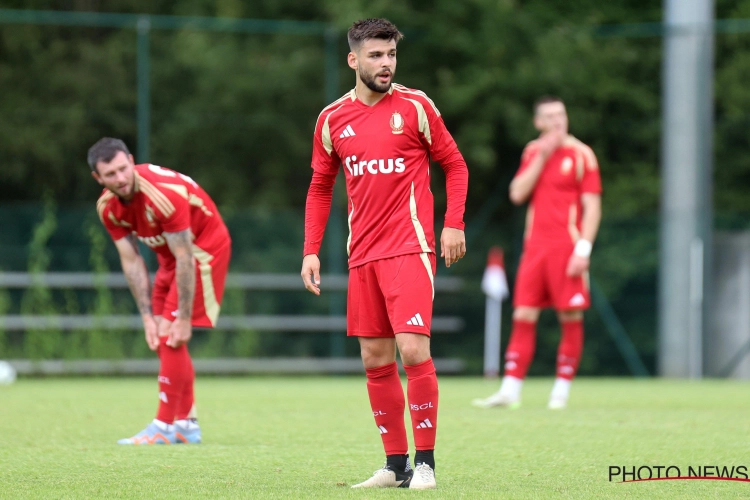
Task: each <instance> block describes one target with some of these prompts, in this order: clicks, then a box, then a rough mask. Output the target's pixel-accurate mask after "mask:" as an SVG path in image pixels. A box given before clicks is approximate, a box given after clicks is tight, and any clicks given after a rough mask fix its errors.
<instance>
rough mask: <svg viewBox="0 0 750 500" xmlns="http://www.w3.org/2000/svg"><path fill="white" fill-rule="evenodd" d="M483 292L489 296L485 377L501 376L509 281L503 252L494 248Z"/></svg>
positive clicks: (485, 315)
mask: <svg viewBox="0 0 750 500" xmlns="http://www.w3.org/2000/svg"><path fill="white" fill-rule="evenodd" d="M482 291H483V292H484V293H485V295H486V296H487V300H486V301H485V311H484V376H485V377H487V378H496V377H498V376H499V375H500V325H501V323H502V321H501V320H502V313H503V300H504V299H505V298H506V297H507V296H508V281H507V279H506V278H505V269H503V251H502V249H501V248H500V247H492V248H491V249H490V253H489V255H488V256H487V268H486V269H485V270H484V276H483V277H482Z"/></svg>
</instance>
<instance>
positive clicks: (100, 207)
mask: <svg viewBox="0 0 750 500" xmlns="http://www.w3.org/2000/svg"><path fill="white" fill-rule="evenodd" d="M114 196H115V193H113V192H112V191H109V190H108V191H106V192H105V193H104V194H102V195H101V196H100V197H99V199H98V200H96V213H97V214H99V220H100V221H102V223H103V222H104V209H105V208H107V203H109V200H111V199H112V198H114Z"/></svg>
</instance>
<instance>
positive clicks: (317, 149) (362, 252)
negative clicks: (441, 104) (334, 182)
mask: <svg viewBox="0 0 750 500" xmlns="http://www.w3.org/2000/svg"><path fill="white" fill-rule="evenodd" d="M313 143H314V145H313V157H312V168H313V169H314V170H315V172H317V173H321V174H326V175H327V177H328V178H331V177H332V176H333V175H335V174H336V173H337V172H338V171H339V168H340V165H341V164H342V163H343V165H344V173H345V176H346V186H347V193H348V209H349V210H348V212H349V217H348V220H349V240H348V242H347V252H348V254H349V267H356V266H359V265H362V264H364V263H366V262H369V261H373V260H377V259H385V258H389V257H395V256H398V255H406V254H410V253H421V252H432V253H434V252H435V234H434V213H433V212H434V204H433V196H432V192H431V191H430V158H432V159H434V160H435V161H437V162H439V163H440V165H441V166H442V167H443V169H444V170H445V171H446V184H447V190H448V207H447V210H446V217H445V226H447V227H453V228H457V229H463V228H464V223H463V213H464V204H465V200H466V191H467V186H468V170H467V168H466V162H465V161H464V159H463V157H462V156H461V153H460V152H459V150H458V147H457V146H456V143H455V141H454V140H453V138H452V137H451V135H450V133H449V132H448V130H447V129H446V127H445V124H444V123H443V119H442V118H441V116H440V112H439V111H438V110H437V108H436V107H435V105H434V103H433V102H432V101H431V100H430V99H429V98H428V97H427V96H426V95H425V94H424V93H423V92H421V91H418V90H413V89H409V88H407V87H404V86H402V85H398V84H393V85H391V89H390V90H389V91H388V92H387V94H386V95H385V96H384V97H383V98H382V99H381V100H380V101H379V102H378V103H376V104H375V105H373V106H367V105H366V104H364V103H363V102H362V101H360V100H359V99H357V96H356V93H355V91H354V90H353V89H352V90H351V91H350V92H349V93H347V94H346V95H344V96H343V97H342V98H341V99H339V100H338V101H336V102H334V103H333V104H331V105H329V106H328V107H326V108H325V109H324V110H323V112H322V113H321V114H320V116H319V117H318V121H317V125H316V127H315V136H314V139H313ZM310 195H311V193H310V194H308V212H309V211H310V206H311V205H310V203H309V202H310V199H309V197H310ZM325 215H326V216H327V212H326V214H325ZM313 219H315V220H314V221H313ZM311 221H312V222H311ZM324 222H325V219H323V224H322V226H323V227H321V224H319V223H318V220H317V219H316V218H314V217H310V214H309V213H308V217H307V220H306V227H305V250H304V252H305V254H310V253H318V251H319V249H320V243H321V240H322V237H323V229H324V226H325V224H324Z"/></svg>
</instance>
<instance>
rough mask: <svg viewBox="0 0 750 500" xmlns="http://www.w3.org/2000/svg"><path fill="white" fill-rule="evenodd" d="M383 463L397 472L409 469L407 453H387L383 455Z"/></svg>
mask: <svg viewBox="0 0 750 500" xmlns="http://www.w3.org/2000/svg"><path fill="white" fill-rule="evenodd" d="M385 464H386V465H387V466H388V467H390V468H391V469H394V470H397V471H399V472H405V471H407V470H410V469H411V464H410V463H409V455H400V454H399V455H387V456H386V457H385Z"/></svg>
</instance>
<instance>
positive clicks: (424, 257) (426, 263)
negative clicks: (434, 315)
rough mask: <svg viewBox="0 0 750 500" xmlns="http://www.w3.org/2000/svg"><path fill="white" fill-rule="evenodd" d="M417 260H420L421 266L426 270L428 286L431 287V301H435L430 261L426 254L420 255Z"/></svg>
mask: <svg viewBox="0 0 750 500" xmlns="http://www.w3.org/2000/svg"><path fill="white" fill-rule="evenodd" d="M419 258H420V259H422V264H424V267H425V269H427V276H429V277H430V285H431V286H432V300H435V277H434V276H433V275H432V264H430V259H429V258H428V257H427V253H426V252H422V253H420V254H419Z"/></svg>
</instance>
